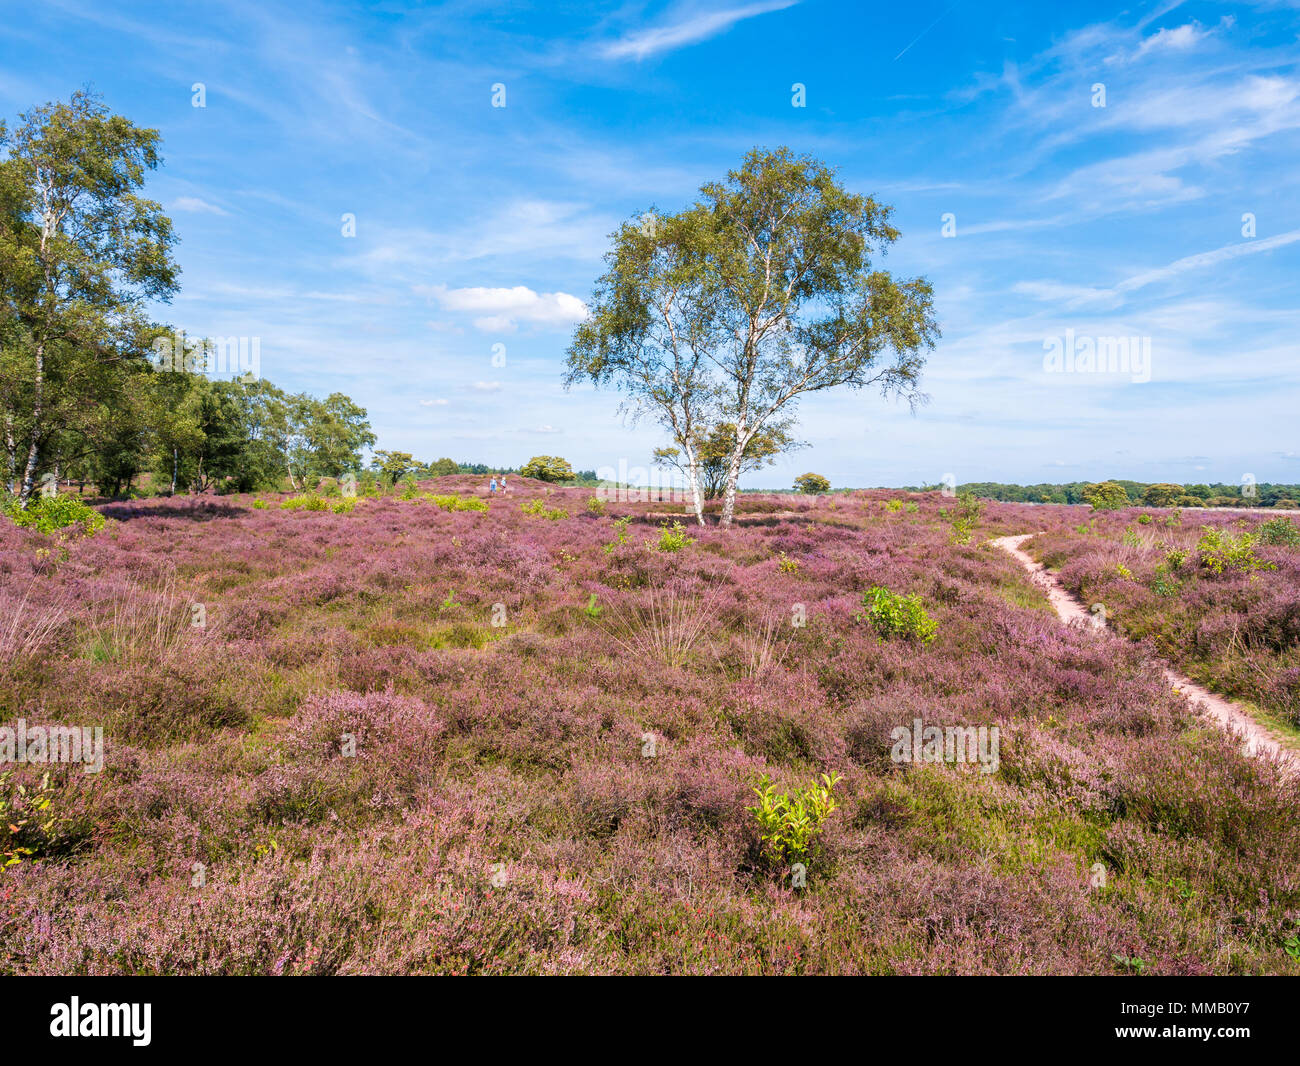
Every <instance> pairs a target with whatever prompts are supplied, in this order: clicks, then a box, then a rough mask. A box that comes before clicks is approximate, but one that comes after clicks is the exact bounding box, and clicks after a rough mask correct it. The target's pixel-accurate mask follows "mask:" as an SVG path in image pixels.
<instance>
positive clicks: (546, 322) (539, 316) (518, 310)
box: [416, 285, 587, 333]
mask: <svg viewBox="0 0 1300 1066" xmlns="http://www.w3.org/2000/svg"><path fill="white" fill-rule="evenodd" d="M416 291H417V292H422V293H425V294H427V295H428V296H429V297H430V298H431V299H433V300H436V301H437V302H438V304H439V305H440V306H441V307H442V308H443V310H445V311H460V312H464V313H468V314H473V315H475V318H474V325H475V326H476V327H477V328H478V329H481V330H483V331H485V332H491V333H500V332H503V331H504V332H512V331H513V330H515V329H516V328H517V327H518V324H519V323H520V322H527V323H530V324H532V325H537V326H542V327H549V328H567V327H569V326H571V325H573V323H575V322H581V321H582V320H583V319H584V318H586V317H587V308H586V305H585V304H584V303H583V302H582V301H581V300H579V299H578V298H577V297H576V296H571V295H570V294H569V293H567V292H534V291H533V290H532V289H530V288H528V287H527V286H526V285H516V286H514V287H513V288H509V289H493V288H485V287H482V286H476V287H472V288H465V289H449V288H447V286H445V285H432V286H416Z"/></svg>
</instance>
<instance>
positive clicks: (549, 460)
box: [519, 455, 573, 482]
mask: <svg viewBox="0 0 1300 1066" xmlns="http://www.w3.org/2000/svg"><path fill="white" fill-rule="evenodd" d="M519 473H520V474H521V475H522V476H523V477H533V478H537V479H538V480H539V481H551V482H555V481H572V480H573V467H571V466H570V465H569V461H568V460H567V459H561V458H560V457H559V456H558V455H534V456H533V457H532V458H531V459H529V460H528V462H526V463H525V464H524V465H523V466H522V467H521V468H520V470H519Z"/></svg>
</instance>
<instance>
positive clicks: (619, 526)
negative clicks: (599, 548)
mask: <svg viewBox="0 0 1300 1066" xmlns="http://www.w3.org/2000/svg"><path fill="white" fill-rule="evenodd" d="M631 522H632V516H631V515H630V514H629V515H624V516H623V517H622V518H617V519H615V520H614V539H613V540H611V541H610V542H609V543H608V544H606V545H605V554H606V555H612V554H613V553H614V552H615V551H617V550H618V549H619V548H621V547H622V546H623V545H624V544H626V543H627V527H628V526H629V525H630V524H631Z"/></svg>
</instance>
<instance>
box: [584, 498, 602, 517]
mask: <svg viewBox="0 0 1300 1066" xmlns="http://www.w3.org/2000/svg"><path fill="white" fill-rule="evenodd" d="M604 513H605V501H604V500H602V499H601V498H600V497H599V496H590V497H588V498H587V514H594V515H602V514H604Z"/></svg>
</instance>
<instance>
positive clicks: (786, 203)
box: [567, 148, 939, 526]
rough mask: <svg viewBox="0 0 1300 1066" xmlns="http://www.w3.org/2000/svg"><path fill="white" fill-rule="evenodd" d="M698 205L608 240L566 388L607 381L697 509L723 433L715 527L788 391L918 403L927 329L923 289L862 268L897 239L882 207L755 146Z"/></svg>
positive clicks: (803, 160) (828, 173) (789, 404)
mask: <svg viewBox="0 0 1300 1066" xmlns="http://www.w3.org/2000/svg"><path fill="white" fill-rule="evenodd" d="M700 195H701V199H700V200H699V201H697V202H696V203H695V204H694V205H692V206H691V207H689V208H687V209H685V210H684V211H682V212H680V213H678V214H676V215H658V214H649V215H645V216H642V218H641V220H640V221H639V223H638V222H630V223H625V224H624V225H623V226H622V227H621V228H620V229H619V230H618V231H617V232H616V233H615V234H613V236H612V239H613V242H614V243H613V248H612V249H611V251H610V252H609V253H608V254H607V255H606V257H605V261H606V266H607V269H606V272H605V273H604V274H603V275H602V277H601V278H600V280H599V281H598V282H597V285H596V289H595V292H594V294H593V299H592V306H591V315H590V317H589V318H588V319H587V320H586V321H585V322H583V323H582V324H581V325H580V326H579V327H578V331H577V333H576V334H575V336H574V340H573V343H572V344H571V345H570V347H569V353H568V357H569V358H568V376H567V382H568V383H569V384H573V383H574V382H577V381H581V380H590V381H592V382H593V383H595V384H596V385H598V386H599V385H611V386H613V387H615V388H617V389H619V390H620V391H622V392H624V393H625V394H626V395H627V397H628V406H629V407H630V408H631V409H633V410H634V411H635V412H636V413H638V414H640V413H644V412H649V413H652V414H653V415H654V416H655V417H656V418H657V419H658V421H659V422H660V423H661V424H662V425H663V426H664V427H665V428H666V429H667V430H668V431H669V433H670V435H671V436H672V439H673V445H674V446H675V447H676V448H677V449H679V450H680V452H679V454H680V456H681V465H682V468H683V470H684V471H685V472H686V474H687V479H688V482H689V483H690V487H691V491H692V494H693V496H694V499H695V501H696V510H697V513H698V512H699V509H700V508H699V500H700V497H701V496H702V493H701V491H700V484H699V480H700V458H699V455H698V445H699V441H700V440H701V438H702V437H703V436H704V435H705V434H704V432H702V429H703V427H707V426H713V425H717V424H719V423H726V424H727V425H729V426H734V444H733V446H732V448H731V451H730V455H729V456H728V458H727V462H726V468H725V475H724V478H723V494H722V495H723V502H722V525H723V526H729V525H731V521H732V517H733V515H734V514H735V503H736V483H737V480H738V479H739V476H740V473H741V470H742V469H743V468H744V467H745V465H746V460H747V458H748V457H749V456H752V454H753V449H752V447H751V441H752V440H753V439H754V438H755V437H756V436H757V435H759V434H761V433H762V432H763V431H764V428H765V427H779V429H780V430H781V432H782V433H785V432H786V431H787V430H788V428H789V427H790V426H792V425H793V420H794V409H795V407H796V405H797V403H798V400H799V398H800V397H801V396H803V395H804V394H805V393H809V392H819V391H822V390H824V389H831V388H835V387H837V386H841V385H843V386H846V387H848V388H851V389H863V388H877V389H879V390H880V392H881V393H882V395H886V396H897V397H901V398H903V399H906V400H907V401H908V403H909V404H910V405H911V406H912V407H915V406H916V405H917V404H919V403H923V402H925V399H926V397H925V396H924V394H923V393H921V392H920V388H919V386H920V377H921V371H922V369H923V368H924V366H925V353H926V352H927V351H928V350H929V349H931V348H933V347H934V341H935V339H936V338H937V337H938V335H939V329H938V325H937V323H936V322H935V319H934V314H933V292H932V289H931V287H930V284H929V282H927V281H926V280H925V279H923V278H913V279H911V280H906V281H896V280H895V279H894V278H893V277H892V276H891V275H890V274H889V273H887V272H885V271H883V270H878V269H873V266H872V263H871V256H872V254H875V253H880V254H883V253H885V252H886V251H887V250H888V247H889V245H891V244H893V242H894V241H896V240H897V239H898V236H899V234H898V230H896V229H895V228H894V227H893V226H891V225H890V224H889V217H890V214H891V211H892V209H891V208H890V207H888V206H885V205H882V204H878V203H877V202H876V201H875V200H874V199H872V198H871V197H868V196H862V195H859V194H857V193H851V192H849V191H848V190H846V189H845V188H844V186H843V185H841V184H840V183H839V182H838V181H837V180H836V176H835V174H834V172H833V171H832V170H831V169H830V168H829V167H827V166H826V165H825V164H823V163H821V162H819V161H818V160H815V159H812V158H810V157H807V156H796V155H794V154H793V153H792V152H791V151H790V150H789V149H788V148H778V149H776V150H772V151H769V150H764V149H757V148H756V149H754V150H753V151H752V152H750V153H749V154H748V155H747V156H746V157H745V160H744V163H743V165H742V166H741V168H740V169H739V170H733V171H731V172H730V173H728V175H727V178H726V180H725V181H723V182H716V183H709V184H706V185H704V186H702V188H701V189H700ZM747 450H748V451H747Z"/></svg>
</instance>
